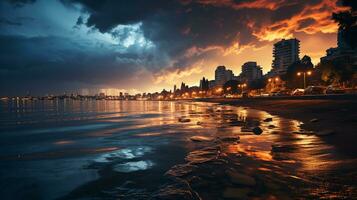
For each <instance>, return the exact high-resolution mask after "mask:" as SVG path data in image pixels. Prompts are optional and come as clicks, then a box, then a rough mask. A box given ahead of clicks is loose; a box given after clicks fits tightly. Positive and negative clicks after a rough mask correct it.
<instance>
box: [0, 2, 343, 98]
mask: <svg viewBox="0 0 357 200" xmlns="http://www.w3.org/2000/svg"><path fill="white" fill-rule="evenodd" d="M6 2H7V3H8V4H9V3H10V5H15V7H21V8H26V4H33V3H34V4H33V7H35V6H36V4H37V5H38V6H43V7H39V8H43V9H37V11H38V12H41V11H42V10H46V12H45V14H48V13H51V12H50V11H47V9H51V10H52V11H55V10H57V9H56V7H60V6H62V7H63V5H65V6H66V9H67V10H65V11H59V12H62V13H57V15H56V17H53V18H54V19H51V20H55V22H56V23H52V21H50V20H48V21H46V15H45V14H43V13H42V15H38V16H36V15H37V14H38V13H35V12H34V13H33V12H29V11H27V12H28V13H25V14H26V15H21V16H14V17H12V15H11V11H8V12H7V16H5V14H4V15H2V14H0V17H1V18H0V27H1V26H8V27H10V26H11V28H13V27H14V26H18V27H25V28H24V29H21V31H19V32H16V31H14V29H11V28H9V29H8V30H7V31H8V32H2V31H1V30H0V44H1V45H0V78H1V80H0V81H2V83H1V86H0V87H5V86H4V85H9V84H10V83H11V84H12V85H16V84H18V85H21V84H23V82H26V83H28V84H29V85H31V83H32V84H33V85H36V86H37V87H40V88H41V87H43V88H45V87H46V84H45V83H48V82H50V83H51V84H54V85H58V89H60V88H61V87H63V86H62V85H63V83H66V84H68V85H70V83H72V86H73V85H74V86H73V87H80V86H81V85H86V84H87V85H110V84H112V83H115V84H124V83H127V82H128V81H130V78H131V77H133V76H135V74H137V73H139V72H140V71H148V72H150V73H152V74H154V75H156V74H159V75H162V74H163V72H165V71H177V72H180V71H182V70H185V69H189V68H190V67H192V65H194V64H195V63H197V62H199V61H200V60H204V59H207V58H215V57H220V58H222V59H224V57H223V55H224V54H226V53H227V52H230V51H232V50H233V51H236V52H239V51H240V48H245V47H260V46H262V45H265V44H267V42H272V41H276V40H278V39H281V38H285V37H288V36H292V35H293V34H294V32H296V31H300V32H306V33H309V34H313V33H316V32H324V33H325V32H326V33H332V32H334V31H335V29H336V26H327V25H330V24H331V22H330V13H332V11H336V10H337V9H336V2H337V0H311V1H300V0H155V1H150V0H60V1H56V3H57V4H56V3H53V1H45V0H43V1H36V2H35V0H17V1H15V0H7V1H6ZM51 2H52V3H51ZM59 2H61V3H62V4H60V3H59ZM1 4H2V2H0V5H1ZM78 4H79V5H82V7H81V8H80V11H78V6H77V5H78ZM46 5H47V6H46ZM4 7H5V6H4ZM31 7H32V6H31ZM62 7H61V9H62V10H64V8H62ZM0 9H1V6H0ZM76 9H77V10H76ZM14 10H21V9H20V8H14ZM70 11H73V12H74V13H75V14H73V13H71V14H70V15H66V12H70ZM79 12H81V13H79ZM57 16H63V17H64V18H63V19H59V17H57ZM16 17H35V18H36V23H31V25H28V24H29V23H28V22H26V21H25V20H17V18H16ZM65 17H67V18H65ZM49 18H50V17H49ZM15 19H16V20H15ZM68 19H73V22H71V24H70V25H69V27H70V29H71V30H70V31H73V32H74V33H76V32H81V31H82V32H84V30H85V31H86V32H87V35H86V36H83V37H85V38H86V40H80V37H79V36H77V35H75V34H74V33H73V34H72V33H70V35H65V36H63V37H59V35H62V34H68V32H66V31H67V30H65V31H63V32H60V33H57V31H52V32H51V30H52V29H53V28H54V27H53V26H65V25H63V24H66V23H68V22H67V21H68ZM56 20H57V21H56ZM66 25H68V24H66ZM118 25H126V26H123V27H121V28H120V29H118V28H117V27H118ZM33 26H36V27H37V28H38V29H39V30H40V31H38V32H37V30H36V31H32V30H33ZM135 27H136V28H135ZM60 28H63V27H60ZM60 28H58V29H55V30H59V31H61V30H60ZM84 28H86V29H84ZM41 31H44V32H41ZM98 31H99V32H98ZM13 32H16V34H14V35H11V34H12V33H13ZM8 33H9V35H8ZM26 33H29V34H28V35H26ZM97 33H98V34H99V33H102V35H100V37H104V36H103V35H108V34H109V35H110V36H111V37H112V39H113V41H114V42H113V41H109V43H113V44H112V45H111V46H108V44H107V43H103V42H102V43H101V42H98V41H97V40H96V42H98V44H97V43H96V42H94V41H91V39H93V40H94V36H93V35H95V34H97ZM19 35H21V36H19ZM29 35H30V36H29ZM88 35H89V36H88ZM133 35H134V36H135V37H136V36H138V37H139V36H140V38H139V39H135V37H134V36H133ZM87 36H88V38H89V39H88V38H87ZM91 37H93V38H91ZM133 37H134V39H132V38H133ZM128 38H129V39H130V38H131V39H130V40H135V41H134V44H131V43H130V42H133V41H128ZM95 39H97V38H95ZM100 39H103V38H100ZM105 40H108V38H105ZM109 40H110V39H109ZM143 40H144V41H143ZM106 42H108V41H106ZM117 43H119V44H117ZM124 43H130V45H124V46H125V48H124V47H123V44H124ZM140 43H141V44H140ZM148 46H152V47H150V48H148ZM123 48H124V49H123ZM203 70H204V69H203ZM4 83H6V84H4ZM35 83H36V84H35ZM19 88H20V87H19ZM1 89H2V91H4V90H3V89H4V88H1Z"/></svg>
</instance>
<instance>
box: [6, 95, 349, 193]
mask: <svg viewBox="0 0 357 200" xmlns="http://www.w3.org/2000/svg"><path fill="white" fill-rule="evenodd" d="M0 106H1V112H0V122H1V123H2V124H3V125H4V126H2V127H1V128H0V130H1V134H0V171H1V174H2V176H3V177H1V176H0V178H1V179H4V180H5V179H6V180H13V182H11V181H10V184H8V186H7V191H6V193H4V194H8V195H11V192H14V191H18V190H19V188H21V187H28V186H29V185H35V186H36V188H40V190H41V191H43V193H44V194H46V193H49V194H51V195H49V196H53V197H56V195H58V193H56V192H53V191H54V190H56V189H54V188H53V187H51V184H49V183H52V184H55V183H56V181H58V180H54V179H52V178H49V177H51V174H50V171H51V167H55V165H58V164H59V163H61V164H62V165H61V166H63V171H61V170H59V171H57V172H56V173H57V175H58V177H61V176H62V175H63V174H66V173H67V171H66V170H67V169H69V168H71V167H70V166H72V165H73V166H74V165H76V166H78V165H80V166H82V168H81V169H80V170H78V168H77V170H78V171H74V172H73V173H77V176H87V175H86V173H85V172H86V171H87V170H95V171H96V172H97V175H96V176H93V175H92V174H91V176H90V177H88V176H87V177H85V178H83V182H78V183H76V184H69V183H67V184H66V180H65V177H64V178H62V179H61V180H60V181H61V183H62V185H64V186H63V187H62V188H61V187H59V188H58V189H57V190H58V191H62V194H61V195H59V196H63V195H65V194H67V193H69V194H70V195H74V194H75V195H76V196H75V197H76V198H77V197H78V198H81V197H88V196H87V195H88V194H86V191H92V192H91V193H90V195H93V196H92V197H95V196H97V197H98V196H99V197H101V195H102V193H103V191H111V195H113V196H110V197H113V198H114V197H117V195H119V194H120V195H121V196H122V197H127V198H129V196H130V197H132V198H133V199H135V197H138V196H135V194H139V191H140V195H144V196H145V195H147V196H151V195H152V194H153V193H155V192H154V191H157V189H158V188H159V187H160V186H161V185H163V184H165V181H163V174H165V172H167V171H170V169H171V171H170V172H172V174H176V175H177V174H180V173H184V172H185V171H187V170H193V169H194V168H195V167H197V166H196V165H204V166H205V165H207V166H206V167H207V168H210V164H207V163H209V162H213V163H215V164H217V163H219V162H223V161H222V159H223V160H225V162H227V163H231V164H227V165H229V166H228V167H229V168H235V167H236V166H240V169H242V170H243V169H244V170H245V172H246V173H253V172H254V174H256V175H255V177H256V178H257V180H258V181H260V182H263V183H264V184H260V185H264V187H267V188H269V187H272V186H271V185H273V183H274V184H278V185H279V184H280V185H279V187H281V188H284V189H281V190H280V189H279V192H280V193H282V192H283V191H284V192H287V191H288V190H287V189H288V188H285V187H287V186H289V187H290V185H291V187H295V181H297V180H299V181H302V182H303V183H304V184H306V185H305V186H304V187H302V189H300V190H304V189H306V190H308V188H309V187H312V184H311V181H312V180H310V176H312V175H316V174H322V173H324V174H325V173H329V172H333V171H334V170H338V167H339V166H340V165H341V164H344V163H348V164H349V165H351V164H354V163H355V162H354V161H353V160H352V161H351V160H348V159H342V157H340V155H338V154H337V153H336V152H335V150H334V148H333V147H332V146H329V145H327V144H325V143H324V141H323V140H321V139H320V138H319V137H316V136H314V135H311V134H296V133H294V132H300V131H302V130H301V129H300V125H301V122H299V121H297V120H290V119H284V118H281V117H278V116H274V115H271V114H269V113H267V112H264V111H259V110H254V109H247V108H242V107H232V106H222V105H218V104H209V103H197V102H145V101H66V100H65V101H37V102H31V103H28V102H27V103H26V102H11V101H10V102H8V104H6V105H4V104H0ZM179 118H186V119H189V120H190V121H189V122H185V123H181V122H179V120H178V119H179ZM267 118H272V119H271V120H266V119H267ZM254 126H259V127H261V128H262V129H263V133H262V134H261V135H255V134H253V133H252V132H251V131H250V130H251V128H252V127H254ZM244 131H247V132H244ZM25 135H26V137H25ZM193 136H196V139H198V140H201V141H200V142H194V141H193V139H192V137H193ZM232 136H234V137H237V136H239V137H240V140H239V142H222V141H220V139H217V138H225V137H232ZM28 138H31V139H30V140H28ZM202 138H206V139H202ZM222 156H223V158H221V157H222ZM74 158H75V159H74ZM77 158H78V159H77ZM218 158H219V159H218ZM63 161H66V162H63ZM23 162H24V163H25V164H26V165H23V164H24V163H23ZM39 162H41V163H43V166H44V167H43V168H41V167H40V168H39V166H38V164H35V163H39ZM186 162H187V163H189V165H185V168H184V170H183V169H181V168H180V167H177V166H178V164H182V163H186ZM63 163H65V164H63ZM21 166H24V167H21ZM223 168H224V167H222V166H220V167H218V168H217V167H215V168H214V169H223ZM9 169H10V172H11V173H6V172H8V171H9ZM173 169H179V170H178V171H175V170H173ZM40 171H41V173H40ZM46 171H47V172H48V173H46ZM223 171H224V170H223ZM135 173H140V174H141V175H140V177H139V176H135V175H132V174H135ZM200 173H202V174H204V173H206V172H205V171H204V170H203V171H202V172H199V173H198V174H196V175H197V176H199V175H201V174H200ZM207 173H208V172H207ZM209 173H211V171H209ZM219 173H220V172H218V174H219ZM39 174H41V175H40V176H39ZM207 176H210V175H209V174H204V175H203V177H207ZM222 176H223V175H222ZM302 177H304V178H302ZM324 178H326V177H324ZM327 178H328V177H327ZM21 179H34V180H33V181H30V182H24V183H23V185H21V184H20V186H18V185H17V182H18V181H17V180H21ZM15 180H16V181H15ZM149 180H153V181H149ZM128 181H129V182H132V183H133V184H132V186H128V185H126V186H125V188H128V189H127V190H125V191H123V190H120V191H117V190H116V188H122V187H119V186H121V185H122V184H124V182H125V183H127V182H128ZM216 181H218V182H220V185H222V186H224V184H222V183H221V182H222V181H223V178H222V180H216ZM141 182H144V184H142V185H141V184H139V183H141ZM319 184H323V183H322V182H321V183H320V182H319V180H318V181H317V183H316V185H319ZM66 185H67V186H66ZM316 185H314V189H315V190H314V191H315V192H316V191H318V192H316V195H317V196H319V195H321V194H323V193H324V194H325V197H326V196H328V195H330V193H329V191H328V189H326V188H325V189H321V188H320V187H319V186H316ZM297 186H299V187H301V185H298V184H297V185H296V187H297ZM181 189H182V188H181ZM290 189H291V188H290ZM219 190H220V188H216V189H215V190H212V191H216V193H218V191H219ZM260 190H262V191H264V192H265V193H266V191H267V189H257V191H260ZM71 191H72V192H71ZM268 191H269V190H268ZM264 192H262V194H263V193H264ZM33 193H36V192H34V191H32V190H30V191H24V192H23V193H19V194H17V196H15V198H14V199H22V197H24V196H28V195H30V197H37V196H36V195H37V194H36V195H34V194H33ZM265 193H264V195H265ZM280 193H279V195H280ZM55 194H56V195H55ZM31 195H34V196H31ZM212 195H218V194H212ZM254 195H255V197H260V198H263V197H262V196H259V195H261V194H254ZM268 195H273V192H272V194H269V193H268ZM274 195H276V194H275V193H274ZM279 195H278V196H279ZM5 196H6V195H5ZM89 197H90V196H89ZM105 197H108V196H105ZM292 198H294V196H292ZM129 199H130V198H129Z"/></svg>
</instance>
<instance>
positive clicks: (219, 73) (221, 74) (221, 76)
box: [214, 66, 227, 86]
mask: <svg viewBox="0 0 357 200" xmlns="http://www.w3.org/2000/svg"><path fill="white" fill-rule="evenodd" d="M214 77H215V78H214V80H215V83H216V85H219V86H221V85H223V84H224V83H226V82H227V80H226V67H225V66H218V67H217V69H216V71H215V76H214Z"/></svg>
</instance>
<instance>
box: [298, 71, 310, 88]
mask: <svg viewBox="0 0 357 200" xmlns="http://www.w3.org/2000/svg"><path fill="white" fill-rule="evenodd" d="M311 74H312V72H311V71H307V72H298V73H297V76H301V75H303V76H304V89H305V88H306V75H308V76H310V75H311Z"/></svg>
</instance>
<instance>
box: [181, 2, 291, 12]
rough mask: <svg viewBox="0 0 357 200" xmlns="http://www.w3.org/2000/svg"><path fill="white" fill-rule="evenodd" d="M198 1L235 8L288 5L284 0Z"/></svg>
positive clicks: (265, 7)
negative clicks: (245, 0) (242, 0)
mask: <svg viewBox="0 0 357 200" xmlns="http://www.w3.org/2000/svg"><path fill="white" fill-rule="evenodd" d="M185 3H187V1H185ZM198 3H200V4H204V5H213V6H224V7H230V8H233V9H236V10H239V9H244V8H250V9H269V10H276V9H278V8H280V7H281V6H283V5H284V6H286V5H289V2H288V1H285V0H276V1H271V0H255V1H247V2H241V3H237V2H234V1H233V0H199V1H198Z"/></svg>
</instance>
